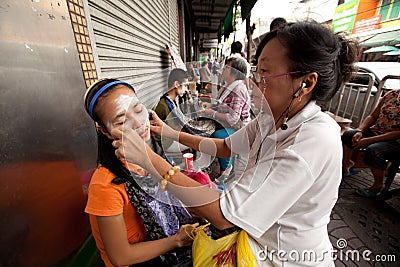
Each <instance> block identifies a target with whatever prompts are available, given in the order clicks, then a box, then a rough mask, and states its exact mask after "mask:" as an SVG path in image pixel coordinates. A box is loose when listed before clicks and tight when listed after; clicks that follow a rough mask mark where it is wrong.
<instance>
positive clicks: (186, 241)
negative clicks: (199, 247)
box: [173, 223, 199, 248]
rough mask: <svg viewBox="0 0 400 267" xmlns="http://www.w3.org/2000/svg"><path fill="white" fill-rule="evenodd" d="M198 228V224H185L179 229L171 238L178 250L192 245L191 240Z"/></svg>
mask: <svg viewBox="0 0 400 267" xmlns="http://www.w3.org/2000/svg"><path fill="white" fill-rule="evenodd" d="M198 226H199V224H198V223H195V224H185V225H182V226H181V228H179V230H178V232H177V233H176V234H175V235H174V236H173V237H174V239H175V242H176V244H177V246H178V247H179V248H180V247H185V246H189V245H191V244H192V243H193V239H192V238H194V236H195V235H196V233H197V227H198Z"/></svg>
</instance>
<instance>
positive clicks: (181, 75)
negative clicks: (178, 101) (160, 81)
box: [168, 68, 189, 89]
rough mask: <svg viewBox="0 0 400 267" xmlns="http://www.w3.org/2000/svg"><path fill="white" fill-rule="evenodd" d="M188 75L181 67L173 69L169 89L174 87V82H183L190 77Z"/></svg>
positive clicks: (169, 78)
mask: <svg viewBox="0 0 400 267" xmlns="http://www.w3.org/2000/svg"><path fill="white" fill-rule="evenodd" d="M188 78H189V77H188V75H187V73H186V71H184V70H183V69H180V68H175V69H172V70H171V72H170V73H169V75H168V89H171V88H173V87H174V83H175V82H178V83H183V82H184V81H185V80H186V79H188Z"/></svg>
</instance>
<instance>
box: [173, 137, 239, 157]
mask: <svg viewBox="0 0 400 267" xmlns="http://www.w3.org/2000/svg"><path fill="white" fill-rule="evenodd" d="M174 132H175V133H169V134H168V135H167V136H166V137H168V138H171V139H173V140H175V141H178V142H179V143H181V144H183V145H185V146H188V147H190V148H192V149H194V150H196V151H200V152H202V153H205V154H208V155H213V156H217V157H219V158H228V157H230V156H231V150H230V149H229V147H228V146H227V145H226V143H225V140H223V139H217V138H207V137H202V136H196V135H192V134H188V133H185V132H179V133H178V132H177V131H174Z"/></svg>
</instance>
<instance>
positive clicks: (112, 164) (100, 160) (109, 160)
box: [84, 79, 135, 184]
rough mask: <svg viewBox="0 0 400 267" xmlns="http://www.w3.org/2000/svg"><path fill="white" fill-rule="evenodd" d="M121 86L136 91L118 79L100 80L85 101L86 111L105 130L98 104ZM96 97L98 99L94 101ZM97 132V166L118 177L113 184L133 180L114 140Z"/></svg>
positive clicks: (88, 93)
mask: <svg viewBox="0 0 400 267" xmlns="http://www.w3.org/2000/svg"><path fill="white" fill-rule="evenodd" d="M112 83H115V84H113V85H111V86H109V87H108V88H107V89H106V90H104V91H103V92H100V94H98V92H99V91H100V90H102V89H104V88H105V87H106V86H108V85H110V84H112ZM119 86H126V87H128V88H131V89H132V90H133V91H135V89H134V88H133V86H132V85H130V84H127V83H125V82H122V81H119V80H117V79H102V80H99V81H97V82H96V83H94V84H93V85H92V86H91V87H90V88H89V89H88V90H87V91H86V94H85V99H84V103H85V110H86V112H87V113H88V114H89V116H90V117H91V118H92V119H93V120H94V121H95V122H96V123H97V124H98V125H100V126H102V127H104V128H105V125H104V123H103V122H102V121H101V120H100V119H99V117H98V115H97V114H98V112H99V111H98V109H97V108H96V105H97V102H98V100H99V99H101V98H104V97H106V96H107V95H108V94H110V93H111V92H112V91H113V90H115V89H116V88H118V87H119ZM94 97H96V99H95V100H94V101H92V100H93V98H94ZM96 131H97V164H98V165H102V166H104V167H105V168H107V169H108V170H109V171H111V172H112V173H113V174H114V175H116V176H117V178H116V179H114V180H113V183H116V184H120V183H123V182H124V181H125V180H126V179H129V178H131V174H130V172H129V171H128V170H127V169H126V168H125V166H124V164H123V163H122V162H121V161H120V160H119V159H118V158H117V156H116V155H115V148H114V147H113V146H112V142H113V140H111V139H109V138H108V137H107V136H106V135H104V134H103V133H102V132H101V131H100V130H98V129H97V128H96Z"/></svg>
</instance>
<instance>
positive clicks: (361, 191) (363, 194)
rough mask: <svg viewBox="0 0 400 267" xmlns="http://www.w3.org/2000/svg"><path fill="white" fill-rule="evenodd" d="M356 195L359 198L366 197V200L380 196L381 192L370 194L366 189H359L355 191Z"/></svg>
mask: <svg viewBox="0 0 400 267" xmlns="http://www.w3.org/2000/svg"><path fill="white" fill-rule="evenodd" d="M356 194H357V195H359V196H360V197H366V198H374V197H378V196H380V195H381V192H380V191H379V192H372V191H369V190H368V189H367V188H359V189H356Z"/></svg>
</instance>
